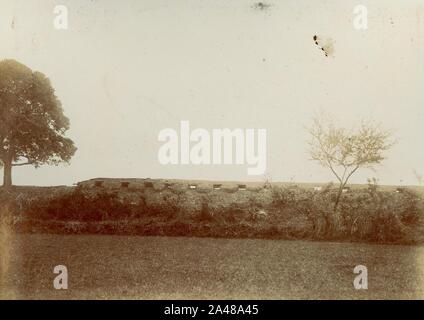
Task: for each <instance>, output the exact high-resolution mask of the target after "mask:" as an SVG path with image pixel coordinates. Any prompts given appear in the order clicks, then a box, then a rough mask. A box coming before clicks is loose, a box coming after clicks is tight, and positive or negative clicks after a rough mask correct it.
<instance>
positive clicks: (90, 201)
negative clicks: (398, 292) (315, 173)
mask: <svg viewBox="0 0 424 320" xmlns="http://www.w3.org/2000/svg"><path fill="white" fill-rule="evenodd" d="M190 192H191V191H188V192H187V193H190ZM216 194H217V193H196V192H195V191H194V192H192V194H191V197H189V198H184V197H187V195H186V194H185V193H180V192H172V191H169V190H168V191H163V192H155V193H151V194H149V193H148V192H147V191H143V192H141V193H140V191H131V190H128V191H126V192H118V191H113V190H108V189H100V190H97V189H94V191H93V189H84V188H75V189H74V190H73V191H68V192H58V193H56V195H54V196H50V197H44V198H42V197H40V196H37V197H36V198H35V200H34V198H33V199H32V200H31V199H26V200H25V199H24V200H22V199H21V201H16V200H14V199H13V197H12V198H10V201H6V200H5V198H4V194H3V196H2V193H0V200H1V199H2V198H3V200H2V202H3V203H6V202H8V206H9V207H10V208H11V211H13V214H14V216H15V217H18V219H17V220H18V223H16V225H15V229H16V230H18V231H21V232H46V233H67V234H82V233H86V234H96V233H100V234H137V235H167V236H200V237H229V238H267V239H311V240H338V241H363V242H376V243H414V242H420V241H422V237H421V238H420V234H421V233H422V232H420V230H421V231H422V216H423V207H422V200H421V199H420V197H419V196H418V195H416V194H415V193H413V192H412V191H408V190H407V189H406V190H403V191H402V192H395V191H393V190H391V191H389V190H380V189H379V187H378V186H377V185H375V184H370V185H369V186H368V188H362V189H354V190H351V191H350V192H347V193H343V194H342V196H341V197H342V201H341V202H340V205H339V206H338V207H337V211H336V212H334V211H333V208H334V203H335V201H336V199H337V197H338V189H337V188H334V187H332V185H331V184H330V185H328V186H326V187H325V188H323V189H322V190H321V191H320V192H316V191H313V190H311V189H304V188H299V187H276V186H273V187H272V188H271V189H263V190H262V191H260V192H251V193H249V194H248V196H246V198H245V199H244V200H243V201H238V202H227V203H225V202H224V201H221V200H220V198H214V195H216ZM218 194H219V193H218ZM222 194H223V195H226V193H224V192H223V193H222ZM244 194H246V193H244ZM267 197H269V201H266V198H267ZM196 202H198V206H197V207H196V206H195V203H196ZM417 236H418V237H417Z"/></svg>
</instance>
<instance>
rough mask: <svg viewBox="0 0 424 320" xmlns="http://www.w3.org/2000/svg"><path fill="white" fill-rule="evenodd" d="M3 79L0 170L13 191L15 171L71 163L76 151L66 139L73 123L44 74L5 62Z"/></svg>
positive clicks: (0, 89) (1, 64) (0, 79)
mask: <svg viewBox="0 0 424 320" xmlns="http://www.w3.org/2000/svg"><path fill="white" fill-rule="evenodd" d="M0 75H1V76H0V166H2V167H3V169H4V175H3V186H4V187H5V188H10V187H11V186H12V168H13V167H18V166H25V165H32V166H35V167H38V166H40V165H42V164H58V163H59V162H62V161H65V162H68V161H69V160H70V159H71V157H72V156H73V155H74V153H75V151H76V148H75V146H74V143H73V142H72V140H70V139H69V138H67V137H65V132H66V131H67V130H68V129H69V120H68V118H67V117H65V115H64V114H63V109H62V105H61V103H60V101H59V99H58V98H57V97H56V95H55V92H54V89H53V87H52V86H51V83H50V80H49V79H48V78H47V77H46V76H45V75H44V74H42V73H41V72H38V71H35V72H34V71H32V70H31V69H29V68H28V67H26V66H25V65H23V64H21V63H19V62H17V61H15V60H3V61H0Z"/></svg>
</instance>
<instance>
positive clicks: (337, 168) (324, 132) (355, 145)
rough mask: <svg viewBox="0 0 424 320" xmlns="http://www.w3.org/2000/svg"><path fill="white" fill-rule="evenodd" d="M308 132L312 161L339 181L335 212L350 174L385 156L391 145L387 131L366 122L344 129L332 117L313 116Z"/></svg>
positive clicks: (389, 134) (379, 161) (373, 164)
mask: <svg viewBox="0 0 424 320" xmlns="http://www.w3.org/2000/svg"><path fill="white" fill-rule="evenodd" d="M309 133H310V134H311V140H310V141H309V146H310V149H309V151H310V155H311V157H312V160H315V161H318V162H319V163H320V164H321V165H322V166H324V167H325V168H328V169H330V170H331V172H332V173H333V174H334V175H335V177H336V178H337V180H338V182H339V188H338V193H337V198H336V201H335V203H334V212H336V210H337V207H338V205H339V202H340V197H341V195H342V192H343V189H344V187H345V186H346V184H347V183H348V181H349V179H350V178H351V177H352V175H353V174H354V173H355V172H356V171H357V170H358V169H360V168H373V167H374V166H375V165H377V164H379V163H381V161H383V160H384V159H385V156H384V152H385V151H387V150H389V149H390V148H391V147H392V146H393V144H394V142H391V141H390V137H391V133H390V132H389V131H384V130H382V129H381V128H380V126H379V125H376V124H374V123H372V122H365V121H362V122H361V124H360V126H359V128H357V129H351V130H347V129H345V128H342V127H337V126H335V125H334V122H333V121H332V120H331V119H324V118H323V117H315V118H314V119H313V123H312V126H311V127H310V128H309Z"/></svg>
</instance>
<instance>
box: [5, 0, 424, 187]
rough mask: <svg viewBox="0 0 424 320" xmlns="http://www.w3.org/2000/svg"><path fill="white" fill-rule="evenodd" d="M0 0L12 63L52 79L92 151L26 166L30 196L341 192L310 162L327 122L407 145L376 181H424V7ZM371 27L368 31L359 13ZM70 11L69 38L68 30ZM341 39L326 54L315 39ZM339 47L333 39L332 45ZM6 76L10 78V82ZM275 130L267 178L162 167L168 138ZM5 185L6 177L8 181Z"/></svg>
mask: <svg viewBox="0 0 424 320" xmlns="http://www.w3.org/2000/svg"><path fill="white" fill-rule="evenodd" d="M256 2H257V1H247V0H246V1H245V0H243V1H242V0H233V1H224V0H202V1H199V0H196V1H195V0H175V1H166V0H165V1H163V0H159V1H157V0H156V1H147V0H143V1H138V0H137V1H132V0H123V1H112V0H98V1H94V0H93V1H88V0H72V1H70V0H68V1H67V0H61V1H51V0H33V1H23V0H14V1H12V0H0V7H1V11H0V39H1V41H0V59H16V60H18V61H19V62H21V63H24V64H26V65H27V66H29V67H30V68H31V69H33V70H38V71H41V72H43V73H44V74H46V75H47V76H48V77H49V78H50V79H51V81H52V84H53V86H54V88H55V89H56V94H57V96H58V97H59V99H60V100H61V102H62V104H63V107H64V110H65V114H66V115H67V116H68V117H69V119H70V121H71V129H70V130H69V132H68V133H67V135H68V136H69V137H70V138H72V139H73V140H74V142H75V144H76V146H77V147H78V151H77V153H76V154H75V156H74V158H73V159H72V161H71V162H70V164H66V165H59V166H57V167H56V166H53V167H52V166H42V167H40V168H38V169H35V168H32V167H20V168H16V169H15V170H14V173H13V177H14V183H15V184H18V185H72V184H73V183H76V182H78V181H82V180H85V179H90V178H94V177H135V178H145V177H150V178H170V179H172V178H176V179H208V180H237V181H253V180H255V181H262V180H265V179H268V180H271V181H298V182H328V181H331V180H335V178H334V176H332V174H331V172H329V171H328V169H326V168H322V167H320V166H319V164H317V163H315V162H313V161H311V160H310V157H309V155H308V145H307V141H308V133H307V130H306V129H305V128H306V127H308V125H310V123H311V119H312V117H313V116H314V115H315V114H317V113H318V114H319V113H322V112H325V113H327V114H330V115H331V116H333V117H334V118H335V119H338V120H337V121H338V122H339V123H340V125H343V126H353V125H355V124H357V123H358V122H359V121H360V120H361V119H364V118H365V119H373V120H375V121H376V122H379V123H381V125H382V126H383V127H384V128H387V129H393V131H394V134H395V138H396V139H397V141H398V142H397V144H396V145H395V146H394V147H393V148H392V149H391V150H390V152H389V153H388V154H387V159H386V160H385V161H384V162H383V163H382V164H381V165H379V166H377V167H376V168H375V170H374V171H372V170H369V169H364V170H360V171H358V172H357V173H356V174H355V175H354V176H353V177H352V180H351V181H352V182H354V183H366V179H367V178H370V177H376V178H377V179H378V180H379V182H380V183H381V184H393V185H404V184H406V185H408V184H418V181H417V179H416V177H415V176H414V174H413V170H416V171H417V172H418V173H422V174H423V175H424V151H423V148H422V143H421V139H422V137H423V136H424V135H423V134H424V126H423V124H424V108H423V107H424V90H423V84H424V63H423V57H424V56H423V54H424V38H423V37H424V1H416V0H414V1H412V0H403V1H396V0H393V1H391V0H384V1H383V0H380V1H360V2H358V1H350V0H347V1H337V0H334V1H313V0H309V1H305V0H296V1H294V0H287V1H272V0H270V1H267V2H265V3H266V4H269V6H266V7H264V8H263V9H262V10H261V9H260V8H258V7H257V6H255V3H256ZM358 4H361V5H364V6H365V7H366V8H367V11H368V28H367V29H366V30H358V29H356V28H354V19H355V13H354V8H355V6H356V5H358ZM56 5H65V6H66V7H67V9H68V13H69V16H68V29H67V30H57V29H55V28H54V23H53V22H54V19H55V16H56V15H55V13H54V8H55V6H56ZM314 35H318V36H319V37H320V39H324V40H325V41H330V42H331V43H332V45H333V48H334V52H332V54H331V55H330V56H328V57H326V56H325V55H324V54H323V52H322V51H321V50H319V48H318V47H317V46H316V45H315V44H314V42H313V36H314ZM327 39H328V40H327ZM0 77H1V75H0ZM183 120H186V121H189V122H190V126H191V127H192V128H193V129H194V128H204V129H206V130H212V129H215V128H253V129H260V128H262V129H266V130H267V171H266V173H265V174H264V175H260V176H249V175H247V170H246V169H247V167H248V165H200V166H199V165H162V164H160V163H159V161H158V150H159V148H160V146H161V145H162V142H160V141H158V134H159V132H160V131H161V130H162V129H165V128H174V129H176V130H179V126H180V122H181V121H183ZM0 178H2V174H1V173H0Z"/></svg>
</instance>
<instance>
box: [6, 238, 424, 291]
mask: <svg viewBox="0 0 424 320" xmlns="http://www.w3.org/2000/svg"><path fill="white" fill-rule="evenodd" d="M8 248H9V249H10V250H9V251H10V252H11V254H10V259H9V260H8V261H7V262H8V272H7V273H6V274H3V279H2V281H0V283H2V287H1V288H0V298H3V299H4V298H23V299H39V298H47V299H75V298H82V299H112V298H118V299H119V298H129V299H178V298H182V299H204V298H208V299H236V298H237V299H299V298H306V299H335V298H345V299H364V298H368V299H385V298H387V299H389V298H390V299H392V298H400V299H417V298H418V299H423V298H424V290H423V289H424V247H423V246H400V245H398V246H391V245H370V244H350V243H334V242H333V243H329V242H306V241H281V240H253V239H252V240H247V239H242V240H241V239H209V238H202V239H199V238H170V237H135V236H133V237H123V236H101V235H92V236H90V235H88V236H81V235H69V236H64V235H41V234H21V235H15V236H14V237H12V238H11V240H10V242H9V245H8ZM3 249H4V248H3ZM3 251H4V250H3ZM59 264H63V265H66V266H67V268H68V271H69V289H68V290H62V291H58V290H55V289H53V279H54V277H55V276H56V275H55V274H54V273H53V268H54V266H56V265H59ZM358 264H362V265H365V266H367V268H368V273H369V289H368V290H355V289H354V288H353V284H352V282H353V279H354V277H355V276H356V275H355V274H354V273H353V268H354V267H355V266H356V265H358Z"/></svg>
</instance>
